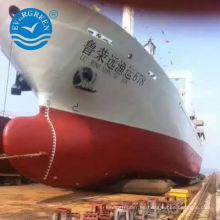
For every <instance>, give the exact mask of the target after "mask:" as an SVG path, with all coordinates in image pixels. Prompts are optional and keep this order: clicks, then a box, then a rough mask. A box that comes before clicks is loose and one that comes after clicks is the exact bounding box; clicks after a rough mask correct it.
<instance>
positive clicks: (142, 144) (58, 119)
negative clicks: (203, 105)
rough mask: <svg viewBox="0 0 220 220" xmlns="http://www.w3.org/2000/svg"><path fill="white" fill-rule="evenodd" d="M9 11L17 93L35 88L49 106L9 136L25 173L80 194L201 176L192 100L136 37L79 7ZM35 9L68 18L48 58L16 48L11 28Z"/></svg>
mask: <svg viewBox="0 0 220 220" xmlns="http://www.w3.org/2000/svg"><path fill="white" fill-rule="evenodd" d="M0 3H1V9H0V10H1V13H0V45H1V48H2V51H3V53H4V54H5V55H6V56H7V57H8V59H9V61H10V62H11V64H12V65H13V66H14V67H15V69H16V70H17V79H20V80H16V83H15V85H14V86H13V88H12V93H13V94H17V95H18V94H22V92H23V91H27V90H28V88H29V89H31V90H32V91H33V92H34V93H35V94H36V96H37V97H38V101H39V113H38V114H37V115H35V116H33V117H16V118H14V119H12V120H10V121H9V122H8V123H7V125H6V126H5V129H4V133H3V146H4V150H5V153H6V155H7V156H8V157H9V158H10V162H11V164H12V165H13V166H14V167H15V168H16V170H17V171H18V172H19V173H21V174H22V175H24V176H25V177H28V178H30V179H32V180H33V181H35V182H38V183H43V184H46V185H50V186H55V187H74V188H83V187H93V186H100V185H105V184H109V183H113V182H115V181H117V180H120V179H125V178H130V179H132V178H136V179H137V178H139V179H149V178H168V179H171V180H189V179H192V178H195V177H196V176H197V175H198V174H199V172H200V167H201V162H202V152H203V147H202V144H201V140H200V138H199V136H198V134H197V132H196V130H195V128H194V125H193V123H192V121H191V120H190V118H189V116H188V115H187V113H186V110H185V107H184V104H183V101H182V99H181V98H180V96H179V93H178V91H177V89H176V88H175V86H174V85H173V84H172V82H171V81H170V80H169V78H168V77H167V75H166V73H165V72H164V70H163V69H162V68H161V67H160V65H159V64H158V63H157V62H156V60H155V59H154V58H153V56H152V55H151V54H149V53H148V52H147V51H146V50H145V49H144V47H143V46H142V45H141V44H140V43H139V42H138V41H136V40H135V39H134V38H133V37H132V36H131V35H130V34H128V33H127V32H126V31H125V30H124V29H122V28H121V27H120V26H119V25H117V24H116V23H115V22H113V21H111V20H110V19H108V18H106V17H105V16H103V15H101V14H99V13H97V12H96V11H94V10H91V9H89V8H87V7H85V6H82V5H80V4H79V3H77V2H75V1H72V0H47V1H44V0H38V1H35V0H16V1H15V0H7V1H4V0H0ZM26 8H29V9H30V10H31V8H32V9H34V8H37V9H39V10H42V11H44V12H45V13H49V12H50V11H51V10H56V11H57V12H58V13H59V16H58V17H56V18H55V19H53V20H51V22H52V24H53V34H52V36H51V39H50V40H49V41H48V43H47V45H46V46H44V47H42V48H41V49H38V50H24V49H22V48H20V47H19V46H17V45H16V44H15V43H14V42H12V40H11V35H10V32H9V27H10V23H11V20H12V18H13V17H14V16H15V15H16V14H17V13H19V11H20V10H23V9H26ZM27 106H28V103H27ZM19 155H20V157H19ZM22 155H23V157H22ZM25 155H26V156H25ZM27 155H30V156H29V157H28V156H27ZM34 155H35V156H34ZM16 156H18V157H19V158H16Z"/></svg>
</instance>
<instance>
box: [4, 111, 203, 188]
mask: <svg viewBox="0 0 220 220" xmlns="http://www.w3.org/2000/svg"><path fill="white" fill-rule="evenodd" d="M47 111H48V109H46V108H45V107H42V108H41V111H40V114H39V115H37V116H35V117H32V118H17V119H14V120H13V121H11V122H10V123H9V125H8V126H7V129H6V131H5V134H4V135H5V138H4V139H5V143H4V146H5V150H6V153H7V154H8V155H17V154H31V153H36V152H45V153H46V154H47V155H46V156H43V157H41V158H35V159H34V158H25V159H22V160H21V159H14V160H12V164H13V165H14V166H15V167H16V168H17V170H18V171H19V172H20V173H22V174H23V175H25V176H28V177H30V178H32V179H33V180H34V181H36V182H43V183H45V184H47V185H52V186H58V187H88V186H90V187H91V186H97V185H102V184H106V183H111V182H113V181H116V180H117V179H121V178H170V179H173V180H175V179H184V178H193V177H194V176H195V175H197V174H198V172H199V169H200V164H201V157H200V156H198V154H196V153H195V152H194V151H193V150H192V148H191V147H190V146H189V145H188V144H187V143H185V142H183V141H179V140H177V139H175V138H171V137H169V136H166V135H161V134H158V133H155V132H151V131H146V130H143V129H138V128H135V127H130V126H125V125H121V124H117V123H112V122H108V121H104V120H98V119H95V118H90V117H86V116H81V115H76V114H71V113H68V112H64V111H59V110H55V109H50V110H49V112H48V113H47ZM47 114H48V116H49V121H48V116H47V117H46V116H45V115H47ZM50 123H52V124H50ZM51 125H52V126H53V128H54V129H55V131H56V132H55V133H53V130H52V129H51ZM14 146H16V147H14ZM53 152H54V154H53ZM51 160H52V162H51V164H50V163H48V161H51ZM27 164H28V167H27ZM50 165H52V166H50ZM48 169H49V170H48Z"/></svg>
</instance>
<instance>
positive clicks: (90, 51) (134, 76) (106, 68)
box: [80, 40, 146, 87]
mask: <svg viewBox="0 0 220 220" xmlns="http://www.w3.org/2000/svg"><path fill="white" fill-rule="evenodd" d="M88 58H90V65H91V66H92V67H93V68H95V69H97V70H100V71H101V72H103V73H105V74H109V75H112V76H113V78H115V79H116V78H121V82H122V83H127V82H129V81H130V82H134V83H136V84H137V85H139V86H140V87H141V86H143V85H144V83H145V81H146V76H145V75H144V74H141V73H139V72H137V71H135V69H134V68H133V67H132V66H128V65H127V64H126V63H125V62H124V61H123V60H120V59H119V58H118V57H117V56H115V55H114V54H112V53H110V51H109V49H108V48H105V47H101V48H97V45H96V42H95V41H94V40H89V41H87V43H86V44H85V45H84V49H83V50H82V54H81V56H80V60H81V61H83V62H86V61H87V60H88Z"/></svg>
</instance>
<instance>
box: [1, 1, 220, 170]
mask: <svg viewBox="0 0 220 220" xmlns="http://www.w3.org/2000/svg"><path fill="white" fill-rule="evenodd" d="M91 2H92V1H90V3H89V4H90V7H93V6H94V4H95V5H97V6H98V7H99V8H100V13H102V14H104V15H106V16H108V17H110V18H111V19H112V20H114V21H115V22H117V23H118V24H121V8H114V9H110V8H109V6H108V5H100V4H98V3H95V2H92V3H91ZM219 24H220V17H193V18H192V17H189V16H180V15H175V14H170V15H167V14H162V13H159V12H146V11H145V12H144V11H140V10H139V11H135V37H136V38H137V40H138V41H139V42H140V43H141V44H143V45H144V44H145V43H146V41H147V40H148V39H149V38H152V39H153V42H154V43H155V44H156V46H157V51H156V60H157V61H158V63H159V64H160V65H161V66H162V68H163V69H164V70H165V71H166V73H167V74H168V75H169V74H170V73H172V72H180V73H181V72H184V73H189V74H191V75H192V79H193V81H192V92H193V93H192V107H193V109H194V110H195V112H196V113H197V115H198V117H199V118H201V119H203V120H204V121H205V132H206V136H207V140H206V143H205V152H204V160H203V167H204V168H217V169H220V162H219V158H220V144H219V140H218V137H219V136H218V135H219V132H220V124H219V119H220V98H219V97H220V60H219V57H220V55H219V53H220V25H219ZM7 73H8V60H7V59H6V58H5V57H4V55H3V54H1V53H0V111H3V110H4V98H5V89H6V88H5V85H6V81H7ZM14 81H15V70H14V69H13V67H11V68H10V70H9V89H8V91H7V102H6V109H5V110H6V111H7V112H9V113H10V114H12V115H33V114H36V113H37V112H38V106H37V99H36V97H35V95H34V94H33V93H31V92H26V93H22V96H11V95H10V88H11V86H12V84H13V83H14Z"/></svg>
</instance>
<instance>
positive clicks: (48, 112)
mask: <svg viewBox="0 0 220 220" xmlns="http://www.w3.org/2000/svg"><path fill="white" fill-rule="evenodd" d="M45 118H46V119H47V122H48V124H49V126H50V129H51V133H52V138H53V144H52V152H51V155H50V160H49V164H48V167H47V170H46V173H45V175H44V178H43V180H44V181H45V180H47V178H48V175H49V173H50V170H51V167H52V165H53V161H54V158H55V154H56V145H57V137H56V131H55V128H54V126H53V123H52V121H51V119H50V105H49V104H48V106H47V107H46V109H45Z"/></svg>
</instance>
